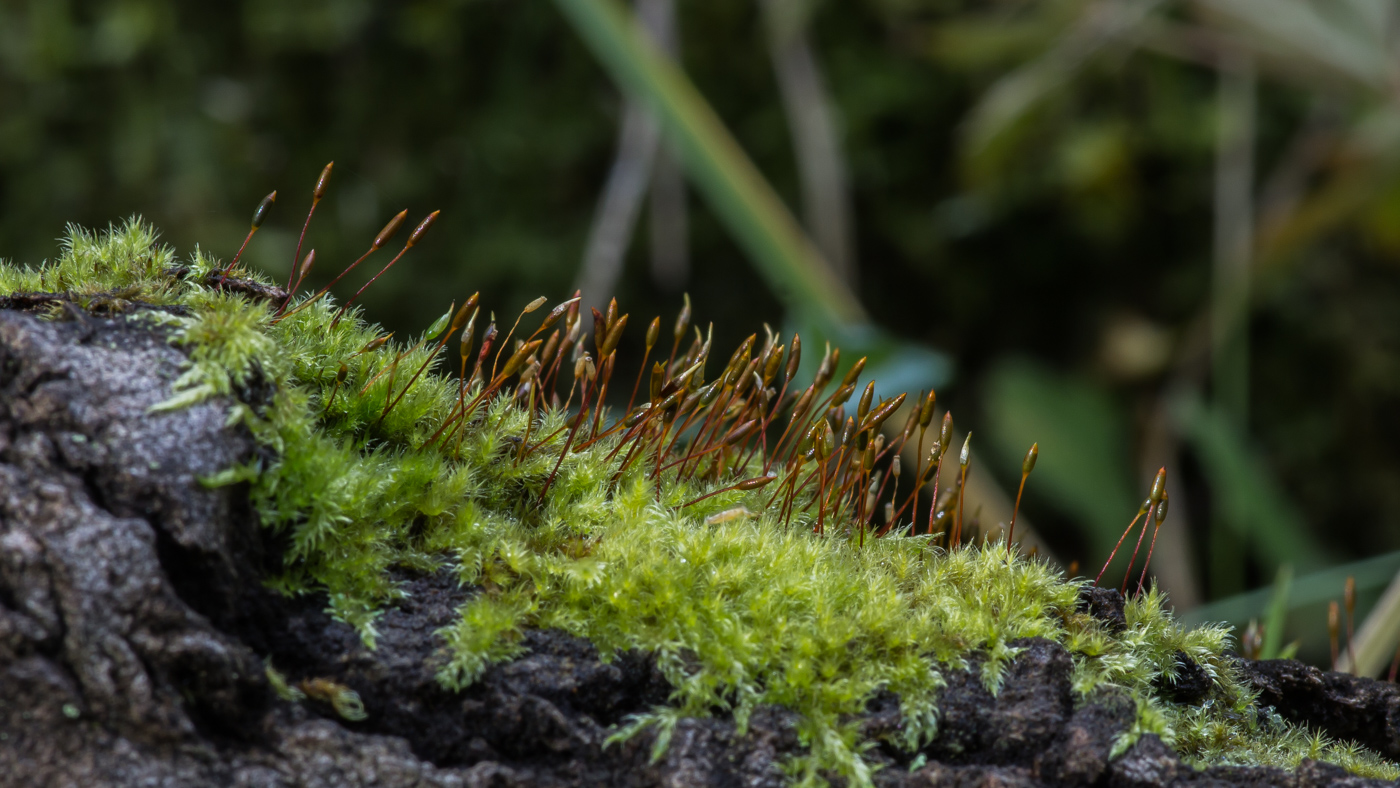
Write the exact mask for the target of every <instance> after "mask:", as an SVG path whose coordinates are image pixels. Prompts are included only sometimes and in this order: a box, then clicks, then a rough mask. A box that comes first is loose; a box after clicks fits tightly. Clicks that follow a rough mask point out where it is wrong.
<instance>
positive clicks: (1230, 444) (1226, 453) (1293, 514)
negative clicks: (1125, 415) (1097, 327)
mask: <svg viewBox="0 0 1400 788" xmlns="http://www.w3.org/2000/svg"><path fill="white" fill-rule="evenodd" d="M1172 416H1173V418H1174V420H1175V422H1176V427H1177V429H1178V430H1179V431H1180V432H1181V434H1182V436H1183V437H1184V438H1185V439H1186V441H1187V442H1188V443H1189V444H1190V445H1191V447H1192V448H1193V449H1194V450H1195V451H1196V454H1197V456H1198V457H1199V459H1200V462H1201V467H1202V469H1203V470H1204V471H1205V474H1206V478H1207V479H1208V480H1209V481H1210V488H1211V495H1212V500H1213V502H1214V505H1215V510H1216V512H1217V513H1218V515H1219V520H1220V521H1221V522H1222V524H1224V525H1225V526H1226V527H1228V528H1230V529H1231V530H1232V531H1233V532H1234V533H1235V534H1236V535H1237V536H1239V537H1240V538H1241V539H1243V540H1244V541H1245V542H1246V543H1247V544H1248V545H1249V546H1250V548H1251V549H1252V550H1253V552H1254V554H1255V555H1256V556H1258V557H1259V558H1262V559H1264V560H1265V561H1266V562H1267V563H1268V564H1269V568H1270V569H1273V568H1275V567H1278V566H1282V565H1283V564H1286V563H1293V564H1295V565H1299V566H1302V567H1305V568H1306V567H1316V566H1319V565H1321V564H1325V563H1326V562H1327V554H1328V552H1329V551H1328V550H1326V549H1324V547H1323V546H1322V545H1321V544H1319V543H1318V542H1317V540H1316V539H1314V538H1313V536H1312V534H1311V533H1309V531H1308V529H1307V524H1306V523H1304V522H1303V518H1302V515H1300V514H1299V513H1298V510H1297V509H1296V508H1295V507H1294V505H1293V503H1292V502H1291V501H1290V500H1289V498H1288V495H1287V493H1286V492H1285V491H1284V490H1283V488H1282V487H1281V486H1280V485H1279V483H1278V481H1277V480H1276V479H1275V478H1274V476H1273V473H1272V472H1271V471H1270V470H1269V466H1268V464H1267V463H1266V462H1265V461H1264V460H1263V459H1262V458H1261V457H1259V456H1258V455H1257V454H1256V453H1255V450H1254V449H1253V448H1252V447H1251V446H1250V445H1249V441H1248V439H1247V438H1246V437H1245V436H1244V435H1242V434H1241V433H1240V432H1239V430H1238V429H1237V428H1236V427H1235V425H1234V424H1233V423H1232V422H1231V421H1230V419H1229V418H1228V417H1227V416H1225V414H1224V413H1222V412H1221V411H1220V410H1218V409H1216V408H1212V407H1209V406H1206V405H1205V404H1203V403H1202V402H1201V400H1200V399H1199V398H1198V397H1197V396H1196V395H1195V394H1182V395H1180V396H1178V397H1177V399H1176V400H1175V402H1174V403H1173V405H1172Z"/></svg>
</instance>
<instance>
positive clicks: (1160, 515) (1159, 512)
mask: <svg viewBox="0 0 1400 788" xmlns="http://www.w3.org/2000/svg"><path fill="white" fill-rule="evenodd" d="M1170 500H1171V497H1170V496H1167V495H1163V496H1162V500H1160V501H1158V502H1157V509H1156V511H1154V512H1153V513H1152V519H1153V521H1154V522H1155V523H1156V524H1157V525H1158V526H1161V524H1162V522H1163V521H1164V520H1166V519H1167V503H1168V502H1169V501H1170Z"/></svg>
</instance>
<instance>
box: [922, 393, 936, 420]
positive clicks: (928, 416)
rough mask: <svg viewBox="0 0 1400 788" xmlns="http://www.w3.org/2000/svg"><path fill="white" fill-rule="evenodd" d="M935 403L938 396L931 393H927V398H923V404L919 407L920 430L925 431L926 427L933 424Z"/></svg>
mask: <svg viewBox="0 0 1400 788" xmlns="http://www.w3.org/2000/svg"><path fill="white" fill-rule="evenodd" d="M937 402H938V395H937V394H936V393H934V392H933V391H929V393H928V396H926V397H924V403H923V405H921V406H920V407H919V428H920V429H927V428H928V425H929V424H930V423H932V422H933V406H934V405H935V404H936V403H937Z"/></svg>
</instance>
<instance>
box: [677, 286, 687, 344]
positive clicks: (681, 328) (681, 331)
mask: <svg viewBox="0 0 1400 788" xmlns="http://www.w3.org/2000/svg"><path fill="white" fill-rule="evenodd" d="M681 299H682V300H683V301H684V302H685V304H684V306H682V307H681V312H680V314H678V315H676V326H675V329H674V333H675V337H676V341H677V342H679V341H681V338H682V337H684V336H685V332H686V329H688V328H690V293H683V294H682V295H681Z"/></svg>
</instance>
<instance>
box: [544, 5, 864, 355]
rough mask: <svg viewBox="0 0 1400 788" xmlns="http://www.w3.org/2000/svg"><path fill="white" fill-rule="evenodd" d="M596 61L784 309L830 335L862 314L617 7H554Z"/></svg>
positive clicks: (680, 78) (731, 143)
mask: <svg viewBox="0 0 1400 788" xmlns="http://www.w3.org/2000/svg"><path fill="white" fill-rule="evenodd" d="M555 4H556V5H557V6H558V7H559V10H560V11H562V12H563V13H564V16H565V17H567V18H568V19H569V21H570V22H571V23H572V24H573V26H574V29H575V30H576V31H577V32H578V34H579V35H580V36H582V38H583V39H584V41H585V42H586V43H587V44H588V46H589V48H590V49H591V50H592V51H593V53H594V55H595V56H596V57H597V58H598V60H599V61H601V62H602V64H603V65H604V66H605V67H606V68H607V70H608V72H609V73H610V74H612V77H613V79H614V80H616V81H617V83H618V84H619V85H620V86H621V87H622V89H623V90H625V91H627V92H628V93H629V94H631V95H633V96H636V97H637V98H638V99H639V100H641V101H643V102H645V103H646V104H647V106H649V107H650V108H651V109H652V111H653V112H655V113H656V116H657V118H658V120H659V121H660V122H661V125H662V127H663V128H664V129H665V130H666V133H667V135H668V136H669V138H670V140H671V142H672V143H673V144H674V145H675V147H676V150H677V152H678V153H679V155H680V158H681V161H682V163H683V164H684V166H685V168H686V172H687V173H688V174H689V175H690V178H691V180H692V181H694V183H695V184H696V186H697V187H698V188H699V189H700V191H701V193H702V194H704V195H705V198H706V199H707V200H708V202H709V204H710V207H711V208H712V209H713V210H714V212H715V213H716V214H717V215H718V216H719V217H720V219H721V221H723V222H724V224H725V225H726V226H727V228H728V229H729V232H730V233H731V234H733V236H734V237H735V240H737V241H738V242H739V244H740V245H741V246H742V247H743V248H744V249H745V250H746V251H747V252H748V254H749V257H750V258H751V259H752V260H753V262H754V264H755V265H757V266H758V268H759V270H760V271H761V272H762V273H763V274H764V276H765V277H766V278H767V279H768V282H769V284H770V285H771V286H772V287H773V289H774V290H775V291H776V292H777V293H778V295H779V297H780V298H782V299H783V301H784V302H785V304H786V305H787V306H788V308H790V309H792V310H794V311H796V312H799V313H801V314H803V315H805V316H806V318H807V320H808V321H812V322H816V323H819V324H822V325H825V326H827V327H828V328H835V327H837V326H839V325H842V324H853V323H865V322H867V320H868V318H867V316H866V314H865V310H864V309H863V308H862V307H861V305H860V303H859V302H858V301H857V300H856V297H855V295H854V294H852V293H851V291H850V290H849V289H847V288H846V287H845V286H844V285H843V284H842V283H841V282H840V280H839V279H837V278H836V276H835V274H833V273H832V271H831V269H830V267H829V266H828V265H827V264H826V262H825V261H824V260H823V259H822V257H821V253H820V252H818V251H817V249H816V247H815V246H813V245H812V242H811V241H810V240H809V239H808V238H807V237H806V235H805V234H804V233H803V232H802V229H801V227H800V226H799V225H798V223H797V220H796V219H794V218H793V216H792V213H791V212H790V211H788V209H787V207H786V206H785V205H783V203H782V201H781V200H780V199H779V198H778V196H777V194H776V193H774V191H773V189H772V187H771V186H769V185H768V182H767V181H766V180H764V178H763V175H762V174H760V173H759V171H758V170H757V168H755V167H754V165H753V163H752V162H751V161H750V160H749V158H748V156H746V155H745V154H744V152H743V150H742V149H741V148H740V147H739V144H738V143H737V142H736V141H735V140H734V138H733V137H732V136H731V135H730V134H729V132H728V130H727V129H726V128H725V127H724V124H723V122H722V121H720V119H719V117H718V116H717V115H715V113H714V110H713V109H711V108H710V105H709V104H708V103H706V102H705V99H704V98H703V97H702V96H701V95H700V93H699V91H697V90H696V89H695V86H694V85H693V84H691V82H690V80H689V79H688V78H686V76H685V74H684V73H682V72H681V70H680V69H679V68H677V67H676V65H675V64H674V63H672V62H671V61H670V60H669V59H668V58H667V57H665V56H664V55H663V54H662V53H661V52H659V51H658V50H657V49H656V47H655V46H654V45H653V44H652V43H651V41H650V39H649V38H648V37H647V36H646V35H644V34H643V33H642V32H641V30H640V29H639V28H638V27H637V25H636V23H635V20H633V19H631V18H630V17H629V15H628V13H627V11H626V10H624V8H623V7H622V6H620V5H619V4H618V3H617V2H616V0H555Z"/></svg>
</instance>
